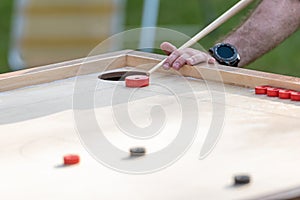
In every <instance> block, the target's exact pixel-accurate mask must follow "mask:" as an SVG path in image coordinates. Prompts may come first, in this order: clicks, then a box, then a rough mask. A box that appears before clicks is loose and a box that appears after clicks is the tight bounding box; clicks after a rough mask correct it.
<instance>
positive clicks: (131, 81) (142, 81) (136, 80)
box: [125, 75, 149, 88]
mask: <svg viewBox="0 0 300 200" xmlns="http://www.w3.org/2000/svg"><path fill="white" fill-rule="evenodd" d="M125 84H126V87H132V88H139V87H145V86H148V85H149V77H148V76H144V75H133V76H127V77H126V78H125Z"/></svg>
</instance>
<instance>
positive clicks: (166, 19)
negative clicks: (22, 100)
mask: <svg viewBox="0 0 300 200" xmlns="http://www.w3.org/2000/svg"><path fill="white" fill-rule="evenodd" d="M237 1H238V0H230V1H222V0H206V1H204V0H188V1H184V0H172V1H170V0H161V2H160V11H159V20H158V26H160V27H170V26H175V27H179V26H180V25H196V27H197V26H199V28H198V29H197V30H201V28H203V27H205V26H206V25H208V24H209V23H210V22H211V21H212V20H214V19H215V18H216V17H218V16H219V15H220V14H221V13H223V12H225V11H226V10H227V9H229V8H230V7H231V6H232V5H234V4H235V3H236V2H237ZM12 4H13V1H12V0H1V1H0V73H3V72H7V71H9V67H8V63H7V52H8V47H9V35H10V32H9V31H10V26H11V13H12V12H11V11H12ZM255 4H257V1H256V2H255V3H254V4H253V5H252V6H250V7H249V9H246V10H245V11H243V12H241V13H240V14H239V15H238V16H236V17H234V18H233V19H231V20H229V21H228V22H227V23H225V24H224V25H222V26H221V27H220V28H218V29H217V30H216V31H214V32H212V33H211V34H210V35H208V36H207V37H206V38H204V39H203V40H201V42H200V44H201V45H202V46H204V47H205V48H206V49H207V48H209V47H211V46H212V45H213V44H214V42H215V41H217V40H218V39H220V38H221V37H222V36H224V35H226V34H227V33H228V32H230V31H232V29H233V28H234V27H236V26H238V25H239V24H240V23H241V21H242V20H244V18H245V16H247V15H248V13H249V12H250V10H251V9H252V8H253V7H254V6H255ZM142 8H143V1H142V0H127V6H126V20H125V21H126V27H127V29H129V28H133V27H140V26H141V16H142ZM180 31H181V32H183V33H184V34H187V35H189V36H192V35H194V34H195V33H196V32H193V31H190V30H182V29H180ZM299 45H300V35H299V33H296V34H294V35H293V36H292V37H290V38H289V39H288V40H286V41H285V42H284V43H282V44H281V45H280V46H279V47H277V48H276V49H274V50H273V51H271V52H270V53H268V54H267V55H265V56H263V57H262V58H260V59H258V60H257V61H256V62H254V63H252V64H251V65H249V66H248V67H247V68H250V69H256V70H260V71H267V72H273V73H278V74H285V75H291V76H297V77H300V64H299V60H300V59H299V58H300V56H299V50H298V48H299Z"/></svg>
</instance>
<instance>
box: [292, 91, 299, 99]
mask: <svg viewBox="0 0 300 200" xmlns="http://www.w3.org/2000/svg"><path fill="white" fill-rule="evenodd" d="M291 100H292V101H300V92H291Z"/></svg>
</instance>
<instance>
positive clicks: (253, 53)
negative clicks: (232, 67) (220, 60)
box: [223, 0, 300, 66]
mask: <svg viewBox="0 0 300 200" xmlns="http://www.w3.org/2000/svg"><path fill="white" fill-rule="evenodd" d="M299 26H300V0H262V2H261V3H260V4H259V5H258V7H257V8H256V9H255V11H254V12H253V13H252V14H251V16H250V17H249V18H248V19H247V20H246V21H245V22H244V24H242V25H241V26H240V27H239V28H238V29H237V30H236V31H234V32H233V33H231V34H229V35H228V36H227V37H226V38H225V39H224V41H223V42H226V43H230V44H232V45H234V46H235V47H236V48H237V49H238V52H239V54H240V56H241V62H240V64H239V66H245V65H247V64H249V63H251V62H252V61H254V60H255V59H257V58H258V57H260V56H262V55H263V54H265V53H267V52H268V51H270V50H271V49H273V48H274V47H276V46H277V45H278V44H280V43H281V42H282V41H283V40H285V39H286V38H287V37H289V36H290V35H291V34H292V33H294V32H295V31H297V29H298V28H299Z"/></svg>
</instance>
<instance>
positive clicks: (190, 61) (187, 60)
mask: <svg viewBox="0 0 300 200" xmlns="http://www.w3.org/2000/svg"><path fill="white" fill-rule="evenodd" d="M186 62H187V63H188V64H189V65H193V64H194V59H193V58H188V59H186Z"/></svg>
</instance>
